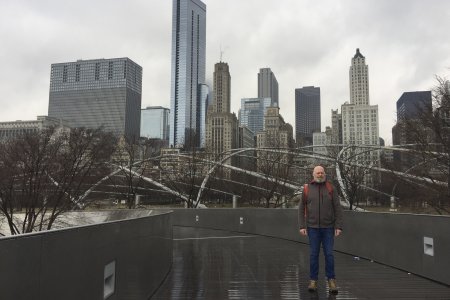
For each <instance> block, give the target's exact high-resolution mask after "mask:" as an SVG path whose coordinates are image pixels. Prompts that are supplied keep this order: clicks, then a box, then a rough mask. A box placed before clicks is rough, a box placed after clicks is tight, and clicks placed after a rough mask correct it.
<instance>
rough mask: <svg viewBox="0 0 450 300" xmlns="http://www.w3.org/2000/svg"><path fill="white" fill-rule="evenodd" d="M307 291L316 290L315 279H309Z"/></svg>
mask: <svg viewBox="0 0 450 300" xmlns="http://www.w3.org/2000/svg"><path fill="white" fill-rule="evenodd" d="M308 291H310V292H315V291H317V280H310V281H309V285H308Z"/></svg>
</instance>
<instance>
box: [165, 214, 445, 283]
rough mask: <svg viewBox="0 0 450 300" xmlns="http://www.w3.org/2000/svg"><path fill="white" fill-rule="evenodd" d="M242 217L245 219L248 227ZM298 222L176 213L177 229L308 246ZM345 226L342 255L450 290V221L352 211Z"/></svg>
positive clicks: (292, 217) (281, 217)
mask: <svg viewBox="0 0 450 300" xmlns="http://www.w3.org/2000/svg"><path fill="white" fill-rule="evenodd" d="M196 216H198V217H199V218H198V221H196ZM240 217H243V218H244V224H243V225H240V222H239V221H240ZM297 218H298V217H297V209H196V210H183V209H179V210H177V209H175V210H174V218H173V224H174V225H180V226H192V227H204V228H214V229H222V230H229V231H237V232H245V233H251V234H259V235H267V236H273V237H280V238H284V239H289V240H294V241H300V242H303V243H307V239H306V238H304V237H300V236H299V233H298V221H297ZM344 224H345V226H344V233H343V235H342V236H341V237H339V238H337V239H336V243H335V249H336V250H338V251H341V252H344V253H349V254H352V255H356V256H360V257H364V258H368V259H372V260H374V261H377V262H380V263H383V264H387V265H390V266H393V267H396V268H399V269H403V270H407V271H409V272H411V273H415V274H418V275H421V276H424V277H427V278H430V279H433V280H436V281H439V282H442V283H445V284H447V285H450V277H449V276H448V272H449V271H448V270H450V255H448V254H449V253H450V235H449V234H448V229H449V228H450V217H446V216H427V215H407V214H387V213H386V214H382V213H361V212H350V211H346V212H344ZM424 237H432V238H433V240H434V256H429V255H426V254H424V245H423V238H424Z"/></svg>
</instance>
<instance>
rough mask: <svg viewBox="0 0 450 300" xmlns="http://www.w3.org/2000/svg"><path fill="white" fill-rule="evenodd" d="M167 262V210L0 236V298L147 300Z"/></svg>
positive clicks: (169, 257)
mask: <svg viewBox="0 0 450 300" xmlns="http://www.w3.org/2000/svg"><path fill="white" fill-rule="evenodd" d="M128 214H129V216H128V217H130V216H132V217H136V214H135V213H133V212H129V213H128ZM116 217H117V216H116ZM171 265H172V223H171V214H170V213H167V212H165V213H161V214H159V215H152V216H146V217H138V218H135V219H126V220H120V221H114V222H108V223H101V224H96V225H89V226H82V227H75V228H68V229H61V230H52V231H46V232H40V233H34V234H24V235H18V236H12V237H7V238H1V239H0V270H1V271H0V290H1V296H0V298H1V299H2V300H3V299H4V300H22V299H23V300H25V299H27V300H29V299H37V300H49V299H55V300H60V299H65V300H67V299H74V300H75V299H76V300H79V299H106V298H107V299H108V300H116V299H117V300H118V299H120V300H122V299H148V298H149V297H150V295H152V294H153V293H154V292H155V291H156V289H157V288H158V287H159V285H160V284H161V283H162V281H163V280H164V278H165V276H166V275H167V274H168V272H169V271H170V268H171ZM108 294H110V296H108Z"/></svg>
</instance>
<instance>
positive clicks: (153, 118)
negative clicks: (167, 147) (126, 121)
mask: <svg viewBox="0 0 450 300" xmlns="http://www.w3.org/2000/svg"><path fill="white" fill-rule="evenodd" d="M169 113H170V110H169V109H168V108H165V107H161V106H149V107H147V108H143V109H142V110H141V137H146V138H150V139H161V140H165V141H167V142H168V141H169Z"/></svg>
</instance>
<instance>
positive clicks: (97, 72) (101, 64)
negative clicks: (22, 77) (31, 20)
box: [48, 58, 142, 138]
mask: <svg viewBox="0 0 450 300" xmlns="http://www.w3.org/2000/svg"><path fill="white" fill-rule="evenodd" d="M141 94H142V67H141V66H139V65H138V64H136V63H135V62H133V61H132V60H130V59H129V58H114V59H94V60H78V61H75V62H66V63H57V64H52V66H51V75H50V97H49V106H48V116H49V117H51V118H56V119H63V120H66V121H67V122H68V124H69V126H70V127H73V128H75V127H86V128H94V129H95V128H100V127H102V128H103V129H104V130H105V131H109V132H113V133H115V134H117V135H123V136H127V137H129V138H139V136H140V118H141Z"/></svg>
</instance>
